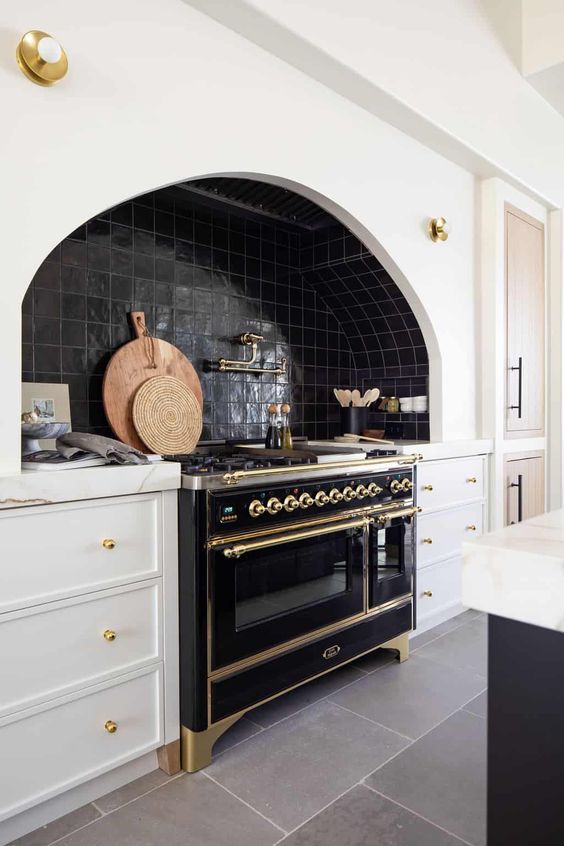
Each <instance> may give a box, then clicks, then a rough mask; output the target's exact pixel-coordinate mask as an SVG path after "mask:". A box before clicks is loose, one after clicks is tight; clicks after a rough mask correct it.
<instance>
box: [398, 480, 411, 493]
mask: <svg viewBox="0 0 564 846" xmlns="http://www.w3.org/2000/svg"><path fill="white" fill-rule="evenodd" d="M401 487H402V490H404V491H411V490H413V482H412V481H411V479H402V480H401Z"/></svg>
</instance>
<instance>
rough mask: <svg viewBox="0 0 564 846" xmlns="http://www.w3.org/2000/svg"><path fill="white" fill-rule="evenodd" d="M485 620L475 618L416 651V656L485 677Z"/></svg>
mask: <svg viewBox="0 0 564 846" xmlns="http://www.w3.org/2000/svg"><path fill="white" fill-rule="evenodd" d="M487 652H488V635H487V618H486V617H477V618H476V619H474V620H471V621H470V622H469V623H467V624H466V625H464V626H460V628H458V629H455V630H454V631H453V632H450V633H449V634H448V635H443V636H442V637H440V638H438V639H437V640H434V641H433V642H432V643H429V644H427V646H423V647H421V649H418V650H417V655H421V656H423V657H426V658H432V659H433V661H438V662H439V663H440V664H444V665H445V666H447V667H455V668H456V669H459V670H468V671H470V672H472V673H478V674H479V675H481V676H484V677H485V676H487V671H488V654H487Z"/></svg>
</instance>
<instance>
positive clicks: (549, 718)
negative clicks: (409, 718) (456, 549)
mask: <svg viewBox="0 0 564 846" xmlns="http://www.w3.org/2000/svg"><path fill="white" fill-rule="evenodd" d="M463 555H464V564H463V576H462V600H463V602H464V604H465V605H467V606H469V607H471V608H474V609H477V610H479V611H484V612H486V613H487V614H488V615H489V624H488V635H489V647H488V665H489V666H488V681H489V690H488V844H491V846H494V844H502V843H515V844H523V846H525V844H527V845H528V844H537V843H538V844H540V843H542V844H543V846H553V844H554V846H556V844H561V843H562V842H564V802H563V799H564V676H563V674H562V664H563V661H564V635H563V632H564V509H559V510H557V511H552V512H549V513H547V514H543V515H539V516H537V517H534V518H532V519H530V520H527V521H525V522H522V523H517V524H515V525H512V526H508V527H507V528H505V529H500V530H498V531H496V532H492V533H490V534H488V535H484V536H483V537H481V538H477V539H476V540H475V541H472V542H467V543H465V544H464V546H463Z"/></svg>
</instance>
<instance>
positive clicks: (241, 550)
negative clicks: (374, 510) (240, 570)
mask: <svg viewBox="0 0 564 846" xmlns="http://www.w3.org/2000/svg"><path fill="white" fill-rule="evenodd" d="M296 502H297V500H296ZM370 522H371V518H370V517H360V518H358V519H356V520H347V521H346V522H343V523H335V525H333V526H318V527H316V528H315V529H304V530H303V531H301V532H288V534H287V535H281V536H280V537H269V538H266V539H265V540H257V541H251V542H250V543H238V544H235V545H234V546H228V547H226V549H224V550H223V554H224V556H225V557H226V558H240V557H241V555H244V554H245V553H246V552H254V550H256V549H266V548H267V547H269V546H279V545H281V544H283V543H292V542H293V541H299V540H306V539H307V538H316V537H318V536H319V535H329V534H332V533H333V532H342V531H344V530H345V529H360V528H364V527H365V526H368V525H369V523H370Z"/></svg>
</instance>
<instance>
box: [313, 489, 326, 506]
mask: <svg viewBox="0 0 564 846" xmlns="http://www.w3.org/2000/svg"><path fill="white" fill-rule="evenodd" d="M328 502H329V497H328V496H327V494H326V493H325V491H318V492H317V493H316V494H315V504H316V505H319V507H321V506H322V505H327V503H328Z"/></svg>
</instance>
